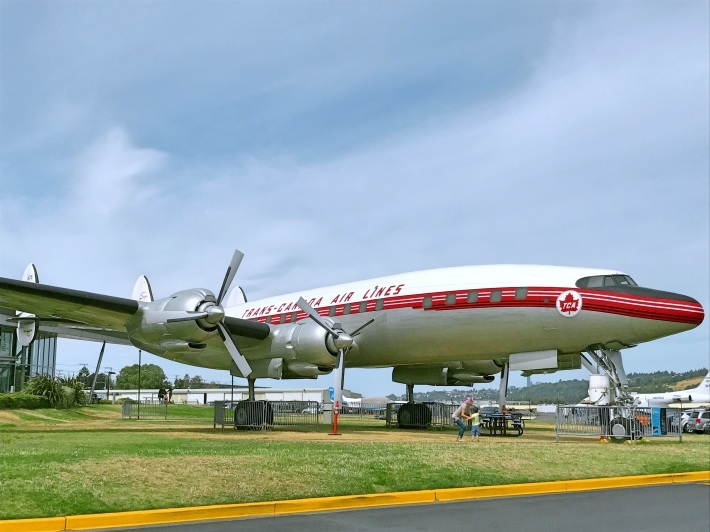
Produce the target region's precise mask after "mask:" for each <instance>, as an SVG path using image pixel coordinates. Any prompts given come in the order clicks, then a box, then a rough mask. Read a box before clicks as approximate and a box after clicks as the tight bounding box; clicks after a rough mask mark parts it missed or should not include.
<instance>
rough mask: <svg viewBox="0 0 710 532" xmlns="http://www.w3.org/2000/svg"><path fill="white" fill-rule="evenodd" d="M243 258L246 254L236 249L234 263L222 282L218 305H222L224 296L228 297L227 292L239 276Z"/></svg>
mask: <svg viewBox="0 0 710 532" xmlns="http://www.w3.org/2000/svg"><path fill="white" fill-rule="evenodd" d="M243 258H244V253H242V252H241V251H239V250H238V249H235V250H234V255H232V262H230V263H229V268H227V273H226V274H225V275H224V281H222V288H221V289H220V291H219V296H218V297H217V304H218V305H221V304H222V299H224V296H226V295H227V292H229V287H230V286H231V285H232V281H233V280H234V276H235V275H237V270H238V269H239V265H240V264H241V263H242V259H243Z"/></svg>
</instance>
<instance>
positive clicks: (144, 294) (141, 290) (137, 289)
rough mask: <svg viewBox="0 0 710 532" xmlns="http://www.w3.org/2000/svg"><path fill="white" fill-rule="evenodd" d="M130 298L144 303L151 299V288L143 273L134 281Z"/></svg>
mask: <svg viewBox="0 0 710 532" xmlns="http://www.w3.org/2000/svg"><path fill="white" fill-rule="evenodd" d="M131 299H135V300H136V301H143V302H144V303H150V302H151V301H153V290H151V288H150V283H149V282H148V278H147V277H146V276H145V275H141V276H140V277H139V278H138V280H137V281H136V284H135V286H134V287H133V295H132V296H131Z"/></svg>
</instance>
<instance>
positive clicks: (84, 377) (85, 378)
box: [76, 366, 91, 388]
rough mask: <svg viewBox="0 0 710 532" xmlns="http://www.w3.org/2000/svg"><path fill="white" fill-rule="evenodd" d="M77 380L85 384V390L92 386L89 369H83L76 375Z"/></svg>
mask: <svg viewBox="0 0 710 532" xmlns="http://www.w3.org/2000/svg"><path fill="white" fill-rule="evenodd" d="M76 380H78V381H79V382H80V383H81V384H83V385H84V388H88V387H89V386H91V373H89V369H88V368H87V367H86V366H84V367H83V368H81V369H80V370H79V373H77V374H76Z"/></svg>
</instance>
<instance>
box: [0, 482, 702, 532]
mask: <svg viewBox="0 0 710 532" xmlns="http://www.w3.org/2000/svg"><path fill="white" fill-rule="evenodd" d="M683 482H703V483H706V482H710V470H708V471H697V472H692V473H669V474H662V475H639V476H629V477H611V478H596V479H586V480H568V481H559V482H535V483H530V484H506V485H501V486H478V487H470V488H451V489H440V490H421V491H403V492H395V493H373V494H366V495H343V496H337V497H323V498H313V499H295V500H290V501H270V502H257V503H244V504H223V505H216V506H192V507H188V508H166V509H160V510H140V511H135V512H115V513H107V514H89V515H70V516H66V517H48V518H42V519H14V520H6V521H0V530H2V532H45V531H59V530H87V529H97V528H116V527H129V526H144V525H157V524H168V523H184V522H190V521H208V520H215V519H236V518H239V517H253V516H258V515H285V514H292V513H302V512H318V511H325V510H345V509H352V508H367V507H372V506H389V505H404V504H419V503H433V502H436V501H455V500H464V499H479V498H491V497H510V496H521V495H537V494H544V493H563V492H576V491H584V490H594V489H609V488H621V487H632V486H650V485H658V484H671V483H683Z"/></svg>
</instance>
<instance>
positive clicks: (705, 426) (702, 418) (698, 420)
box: [688, 410, 710, 434]
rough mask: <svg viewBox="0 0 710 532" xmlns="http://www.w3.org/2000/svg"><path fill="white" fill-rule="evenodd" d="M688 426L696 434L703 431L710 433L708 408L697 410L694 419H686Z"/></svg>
mask: <svg viewBox="0 0 710 532" xmlns="http://www.w3.org/2000/svg"><path fill="white" fill-rule="evenodd" d="M688 426H690V427H691V429H692V430H694V431H695V432H696V433H698V434H702V433H703V432H708V433H710V410H703V411H700V412H698V415H697V416H696V417H695V419H692V418H691V419H689V420H688Z"/></svg>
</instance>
